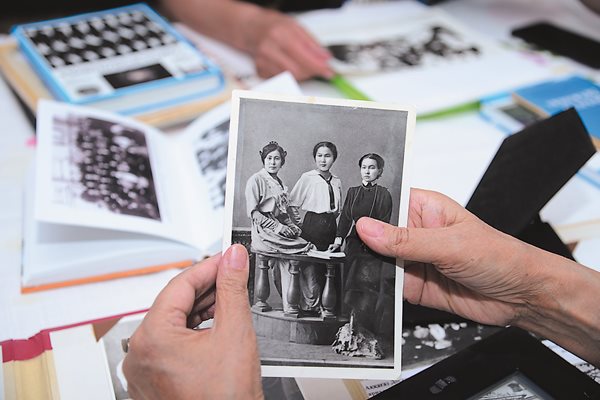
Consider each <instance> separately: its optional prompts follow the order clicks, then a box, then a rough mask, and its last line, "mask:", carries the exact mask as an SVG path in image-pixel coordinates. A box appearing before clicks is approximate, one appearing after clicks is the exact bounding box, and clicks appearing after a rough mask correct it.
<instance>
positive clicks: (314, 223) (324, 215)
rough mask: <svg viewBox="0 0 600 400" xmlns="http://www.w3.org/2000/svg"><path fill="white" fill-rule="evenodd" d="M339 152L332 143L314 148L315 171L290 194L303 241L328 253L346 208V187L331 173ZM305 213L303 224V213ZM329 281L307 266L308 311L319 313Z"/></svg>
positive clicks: (304, 270)
mask: <svg viewBox="0 0 600 400" xmlns="http://www.w3.org/2000/svg"><path fill="white" fill-rule="evenodd" d="M337 155H338V152H337V148H336V146H335V144H333V143H331V142H319V143H317V144H316V145H315V146H314V148H313V158H314V160H315V169H312V170H310V171H308V172H305V173H303V174H302V176H301V177H300V179H298V182H296V185H295V186H294V188H293V189H292V192H291V194H290V207H291V209H292V210H294V214H295V215H294V219H295V222H296V223H298V224H299V225H300V226H301V228H302V234H301V237H302V238H303V239H305V240H306V241H308V242H310V243H312V244H314V245H315V246H316V248H317V250H327V248H328V247H329V245H330V244H332V243H333V241H334V240H335V236H336V230H337V223H336V220H337V217H338V215H339V214H340V209H341V204H342V183H341V181H340V179H339V178H338V177H337V176H335V175H334V174H332V173H331V167H332V166H333V163H334V162H335V160H336V159H337ZM301 212H303V213H304V218H303V220H302V223H300V219H301V218H300V213H301ZM324 281H325V271H324V268H322V267H320V266H317V265H311V264H305V265H303V267H302V279H301V289H302V294H303V298H304V300H305V301H306V304H307V306H308V307H307V309H306V310H304V311H309V312H311V311H312V312H318V311H319V309H320V305H321V292H322V288H323V285H324Z"/></svg>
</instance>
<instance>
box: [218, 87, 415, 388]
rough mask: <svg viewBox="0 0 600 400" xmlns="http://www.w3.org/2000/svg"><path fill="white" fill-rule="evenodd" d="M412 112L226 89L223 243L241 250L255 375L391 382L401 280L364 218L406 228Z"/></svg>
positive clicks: (394, 374)
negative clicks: (246, 264)
mask: <svg viewBox="0 0 600 400" xmlns="http://www.w3.org/2000/svg"><path fill="white" fill-rule="evenodd" d="M414 118H415V117H414V112H413V111H412V110H411V109H409V108H406V107H400V106H398V105H385V104H381V103H374V102H357V101H349V100H334V99H318V98H306V97H287V96H277V95H265V94H259V93H252V92H240V91H237V92H234V96H233V100H232V120H231V127H230V142H229V158H228V172H227V192H226V202H225V221H226V222H225V229H224V248H227V247H228V246H229V245H230V244H231V243H240V244H243V245H245V246H246V248H247V249H248V250H249V253H250V259H251V267H250V268H251V274H250V276H251V279H250V281H249V288H250V297H251V298H250V302H251V305H252V315H253V321H254V327H255V329H256V332H257V336H258V342H259V351H260V355H261V363H262V368H263V376H273V375H277V376H297V377H330V378H363V379H365V378H371V379H397V378H398V376H399V373H400V354H401V353H400V346H401V322H402V321H401V319H402V280H403V273H402V270H401V269H398V268H397V267H396V264H395V260H391V259H387V258H384V257H382V256H380V255H379V254H376V253H374V252H373V251H371V250H370V249H369V248H367V247H366V246H365V245H364V244H363V243H362V241H361V240H360V238H359V237H358V235H357V233H356V228H355V224H356V222H357V221H358V219H359V218H361V217H364V216H367V217H371V218H375V219H379V220H381V221H385V222H388V223H392V224H395V225H400V226H406V218H407V213H408V195H409V192H408V186H407V169H406V161H407V156H406V154H407V150H408V146H409V143H410V139H409V138H410V136H411V134H412V130H413V126H414Z"/></svg>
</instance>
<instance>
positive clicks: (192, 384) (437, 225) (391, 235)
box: [124, 189, 600, 399]
mask: <svg viewBox="0 0 600 400" xmlns="http://www.w3.org/2000/svg"><path fill="white" fill-rule="evenodd" d="M357 231H358V234H359V235H360V237H361V239H362V240H363V241H364V242H365V243H366V244H367V245H368V246H369V247H370V248H372V249H373V250H375V251H377V252H378V253H381V254H383V255H386V256H391V257H397V258H400V259H404V260H411V261H414V262H413V263H410V262H406V264H405V275H404V298H405V299H406V300H408V301H409V302H411V303H413V304H421V305H424V306H428V307H433V308H438V309H441V310H445V311H450V312H453V313H456V314H458V315H460V316H462V317H465V318H468V319H471V320H474V321H477V322H480V323H484V324H492V325H500V326H505V325H509V324H510V325H515V326H519V327H521V328H524V329H528V330H530V331H533V332H535V333H538V334H540V335H542V336H545V337H547V338H549V339H551V340H553V341H555V342H556V343H558V344H559V345H561V346H563V347H565V348H567V349H569V350H570V351H572V352H574V353H576V354H578V355H579V356H580V357H582V358H584V359H586V360H588V361H589V362H591V363H593V364H595V365H597V366H599V365H600V305H598V302H597V301H596V295H597V293H599V292H600V273H598V272H595V271H593V270H591V269H589V268H586V267H584V266H582V265H580V264H577V263H575V262H573V261H570V260H567V259H565V258H563V257H560V256H557V255H554V254H551V253H548V252H546V251H543V250H540V249H538V248H535V247H533V246H530V245H528V244H526V243H523V242H521V241H519V240H517V239H515V238H513V237H511V236H508V235H505V234H503V233H501V232H499V231H497V230H495V229H493V228H491V227H490V226H488V225H486V224H485V223H484V222H482V221H481V220H479V219H478V218H477V217H475V216H474V215H473V214H471V213H470V212H468V211H467V210H465V209H464V208H463V207H461V206H460V205H459V204H457V203H456V202H454V201H453V200H451V199H449V198H447V197H446V196H444V195H442V194H439V193H435V192H429V191H425V190H419V189H412V190H411V197H410V204H409V215H408V228H398V227H394V226H391V225H389V224H386V223H383V222H380V221H377V220H373V219H369V218H362V219H361V220H359V222H358V224H357ZM247 280H248V255H247V253H246V250H245V249H244V247H243V246H240V245H233V246H232V247H230V248H229V249H228V250H227V251H226V252H225V253H224V254H223V255H222V256H221V255H217V256H214V257H211V258H210V259H208V260H206V261H203V262H201V263H199V264H196V265H195V266H193V267H191V268H189V269H188V270H186V271H184V272H182V273H181V274H180V275H178V276H177V277H175V278H174V279H173V280H172V281H171V282H170V283H169V284H168V285H167V286H166V287H165V288H164V289H163V291H162V292H161V293H160V294H159V296H158V297H157V299H156V301H155V302H154V304H153V306H152V308H151V309H150V311H148V314H147V315H146V317H145V319H144V321H143V323H142V324H141V325H140V327H139V328H138V330H137V331H136V332H135V334H134V335H133V336H132V337H131V341H130V346H129V353H128V354H127V357H126V358H125V363H124V372H125V375H126V377H127V380H128V383H129V393H130V395H131V396H132V397H133V398H134V399H153V398H157V399H158V398H178V399H187V398H190V399H191V398H194V399H197V398H219V399H238V398H251V399H254V398H262V388H261V378H260V365H259V359H258V347H257V343H256V336H255V333H254V329H253V326H252V318H251V313H250V306H249V303H248V292H247ZM213 317H214V323H213V326H212V327H211V328H208V329H190V328H192V327H195V326H197V325H198V324H199V323H200V322H202V321H204V320H207V319H210V318H213Z"/></svg>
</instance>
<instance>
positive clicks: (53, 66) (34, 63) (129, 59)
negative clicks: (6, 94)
mask: <svg viewBox="0 0 600 400" xmlns="http://www.w3.org/2000/svg"><path fill="white" fill-rule="evenodd" d="M12 36H13V37H14V38H15V40H16V42H17V43H18V45H19V53H20V56H21V57H22V58H23V60H25V61H26V62H27V65H28V67H29V68H30V69H31V70H33V72H34V74H35V75H36V76H37V77H38V78H39V80H40V81H42V82H43V85H44V86H45V88H46V90H47V92H48V93H49V94H50V95H51V96H52V98H54V99H56V100H60V101H64V102H68V103H72V104H79V105H87V106H93V107H97V108H101V109H104V110H109V111H114V112H118V113H121V114H125V115H133V116H136V115H150V114H152V113H157V112H160V111H162V110H164V109H172V108H174V107H177V106H187V105H189V104H193V103H197V102H199V101H202V100H204V99H211V98H212V99H216V98H218V97H219V96H220V95H221V96H222V95H224V94H226V93H227V94H228V91H227V89H228V85H227V82H226V79H225V78H224V76H223V74H222V72H221V69H220V68H219V67H218V66H217V65H216V64H215V63H213V62H212V61H211V60H210V59H209V58H208V57H207V56H206V55H205V54H204V53H202V52H201V51H200V50H198V49H197V48H196V47H194V46H193V45H192V44H191V43H190V42H189V41H188V40H187V39H185V38H184V37H183V36H182V35H181V34H180V33H179V32H178V31H176V30H175V29H174V28H173V27H172V26H171V24H170V23H169V22H167V21H166V20H165V19H163V18H162V17H161V16H160V15H158V14H157V13H156V12H155V11H154V10H152V9H151V8H150V7H148V6H147V5H145V4H143V3H140V4H134V5H131V6H126V7H120V8H116V9H111V10H105V11H99V12H94V13H87V14H81V15H76V16H71V17H65V18H59V19H54V20H48V21H43V22H36V23H30V24H22V25H17V26H15V27H14V28H13V30H12ZM11 57H12V60H11V63H10V64H12V65H13V66H14V64H15V63H17V64H18V63H19V60H18V59H16V58H18V57H19V55H16V54H15V53H13V54H12V55H11ZM4 58H6V56H4ZM9 58H10V57H9ZM6 63H7V62H6V61H5V62H4V64H6ZM21 65H23V63H22V61H21ZM3 69H6V68H3ZM13 69H14V68H13ZM13 75H15V73H14V71H13ZM16 75H19V73H18V72H17V73H16ZM21 75H22V74H21ZM30 75H31V73H30ZM10 78H11V77H9V80H13V79H10ZM22 78H23V77H21V79H22ZM21 86H23V83H22V82H21ZM30 86H31V85H30ZM37 86H38V88H37V90H36V93H40V94H41V97H47V94H46V93H42V92H41V91H40V89H39V85H37ZM17 92H19V90H17ZM222 100H223V99H222V98H221V101H222ZM30 104H31V102H30ZM213 105H214V104H213ZM150 122H152V120H151V121H150Z"/></svg>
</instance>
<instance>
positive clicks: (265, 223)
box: [245, 141, 395, 334]
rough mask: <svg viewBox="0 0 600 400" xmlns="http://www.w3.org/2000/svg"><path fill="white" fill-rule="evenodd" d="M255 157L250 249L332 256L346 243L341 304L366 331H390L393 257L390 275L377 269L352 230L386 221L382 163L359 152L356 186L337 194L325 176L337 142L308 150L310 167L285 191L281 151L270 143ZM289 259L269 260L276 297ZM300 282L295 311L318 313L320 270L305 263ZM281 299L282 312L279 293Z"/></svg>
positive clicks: (388, 200)
mask: <svg viewBox="0 0 600 400" xmlns="http://www.w3.org/2000/svg"><path fill="white" fill-rule="evenodd" d="M259 154H260V157H261V161H262V164H263V168H262V169H261V170H260V171H258V172H256V173H255V174H254V175H252V176H251V177H250V178H249V179H248V181H247V184H246V191H245V195H246V205H247V213H248V216H249V217H250V219H251V225H252V227H251V240H252V244H251V249H252V251H258V252H263V253H278V254H306V253H307V252H308V251H309V250H311V249H315V250H320V251H329V252H333V251H339V250H340V249H341V248H342V245H343V244H344V242H345V247H344V251H345V254H346V262H345V265H346V267H345V274H344V275H345V278H344V287H345V295H344V297H343V301H344V303H345V304H346V306H347V307H348V308H349V311H350V313H352V314H353V315H354V317H355V321H356V322H358V323H359V324H361V325H362V326H363V327H365V328H367V329H368V330H370V331H371V332H373V333H376V334H378V333H388V332H393V315H394V312H393V307H394V302H393V291H394V277H395V274H394V264H395V263H394V260H391V265H390V266H389V269H390V271H388V270H387V268H383V267H382V262H383V260H382V259H381V257H379V256H376V255H375V254H374V253H373V252H372V251H371V250H370V249H368V248H367V247H366V246H365V245H364V244H363V243H362V241H361V240H360V239H359V238H358V236H357V234H356V228H355V227H354V225H355V223H356V221H358V219H359V218H361V217H363V216H369V217H372V218H375V219H378V220H381V221H384V222H390V218H391V215H392V206H393V204H392V196H391V195H390V192H389V191H388V190H387V189H386V188H385V187H383V186H380V185H378V184H377V180H378V179H379V178H380V177H381V175H382V173H383V169H384V164H385V162H384V160H383V158H382V157H381V156H379V155H378V154H375V153H368V154H365V155H363V156H362V157H361V158H360V159H359V160H358V166H359V171H360V177H361V184H360V185H358V186H353V187H350V188H349V189H348V192H347V193H346V195H345V197H343V194H342V183H341V180H340V178H339V177H337V176H336V175H335V174H333V173H332V172H331V168H332V166H333V164H334V163H335V161H336V159H337V157H338V150H337V147H336V146H335V144H333V143H331V142H326V141H324V142H319V143H317V144H316V145H315V146H314V148H313V152H312V156H313V159H314V162H315V168H314V169H312V170H310V171H307V172H305V173H303V174H302V175H301V177H300V178H299V179H298V181H297V182H296V184H295V185H294V187H293V189H292V191H291V192H288V187H287V186H286V185H285V183H284V182H283V181H282V180H281V178H280V177H279V175H278V173H279V171H280V170H281V168H282V167H283V165H284V164H285V159H286V157H287V152H286V151H285V150H284V149H283V148H282V147H281V146H280V145H279V144H277V143H276V142H270V143H268V144H267V145H266V146H264V147H263V149H262V150H261V151H260V152H259ZM343 199H344V202H343V206H342V200H343ZM338 219H339V223H338ZM388 261H389V260H388ZM290 262H293V261H290V260H284V259H280V258H277V257H271V258H269V266H270V267H272V268H273V271H274V273H275V275H276V276H277V275H278V274H277V272H279V274H280V275H281V293H287V287H288V286H289V284H290V280H291V275H290V273H289V268H290ZM275 264H277V265H275ZM299 278H300V279H299V280H300V289H301V296H300V309H301V312H303V313H304V314H306V315H315V316H316V315H319V313H320V309H321V293H322V291H323V286H324V281H325V268H323V266H321V265H318V264H315V263H309V262H303V263H302V265H301V267H300V274H299ZM282 300H283V307H284V311H286V308H287V307H288V304H287V299H286V296H285V295H283V296H282Z"/></svg>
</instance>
